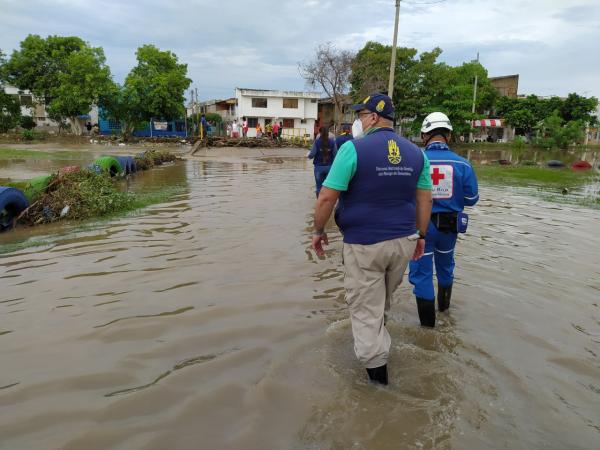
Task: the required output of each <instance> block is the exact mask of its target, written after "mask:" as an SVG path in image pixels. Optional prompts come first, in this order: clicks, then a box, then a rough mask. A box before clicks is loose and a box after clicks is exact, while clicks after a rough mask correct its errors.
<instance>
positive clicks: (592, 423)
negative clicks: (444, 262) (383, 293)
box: [0, 150, 600, 450]
mask: <svg viewBox="0 0 600 450" xmlns="http://www.w3.org/2000/svg"><path fill="white" fill-rule="evenodd" d="M304 153H305V151H292V150H279V151H277V150H265V151H260V150H256V151H250V150H248V151H244V150H237V151H229V150H222V151H214V150H211V151H201V152H199V154H198V156H197V157H195V158H193V159H190V160H188V161H185V162H183V163H179V164H176V165H172V166H164V167H161V168H157V169H155V170H153V171H151V172H148V173H145V174H139V175H137V176H136V177H137V178H135V179H133V180H132V183H133V184H136V183H138V184H140V185H142V186H143V184H144V183H148V184H152V185H154V186H157V185H158V186H160V185H161V183H162V184H172V183H178V184H179V185H181V186H183V189H182V191H181V193H180V194H177V195H176V196H175V197H174V198H172V200H171V201H170V202H168V203H164V204H160V205H155V206H153V207H150V208H147V209H145V210H143V211H141V212H139V213H136V214H133V215H130V216H127V217H123V218H118V219H112V220H109V221H104V222H98V223H94V224H88V225H85V226H83V227H76V228H73V227H72V226H71V227H63V226H61V227H58V228H57V227H52V228H41V229H40V230H36V231H35V234H34V235H33V236H31V235H30V234H31V232H20V233H21V234H19V232H18V231H17V232H16V233H15V234H11V235H10V236H9V235H8V234H5V235H3V236H2V238H1V239H2V240H1V241H0V245H8V244H9V243H10V242H11V240H15V239H25V238H28V239H35V240H39V241H40V242H44V243H45V244H44V245H43V246H40V247H31V248H25V249H22V250H17V251H13V252H9V253H4V254H0V364H1V367H2V370H1V371H0V449H2V450H4V449H6V450H9V449H10V450H13V449H29V448H48V449H58V448H60V449H81V448H85V449H106V448H114V449H157V450H158V449H160V450H162V449H166V448H169V449H190V448H202V449H284V448H292V449H356V450H358V449H372V450H375V449H377V450H383V449H399V448H407V449H412V448H414V449H429V448H445V449H450V448H456V449H464V448H473V449H475V448H477V449H495V448H512V449H532V448H548V449H564V448H569V449H591V448H596V447H597V445H598V442H599V440H600V407H599V405H600V307H599V304H600V257H599V256H598V249H599V248H600V235H599V234H598V231H597V230H598V223H599V221H600V211H597V210H588V209H582V208H578V207H574V206H563V205H555V204H551V203H546V202H543V201H540V200H537V199H535V198H532V197H526V196H519V195H516V194H514V193H512V192H508V191H504V190H502V189H491V188H486V187H485V186H484V187H483V189H482V200H481V202H480V203H479V205H478V206H477V207H476V208H475V209H474V210H473V211H472V216H471V224H470V230H469V233H468V234H467V235H466V236H465V237H464V238H462V239H461V241H460V243H459V245H458V251H457V259H458V267H457V281H456V286H455V289H454V292H453V302H452V308H451V311H450V313H449V314H442V315H439V316H438V317H439V322H440V325H439V327H438V328H436V329H435V330H429V329H421V328H420V327H419V326H418V317H417V311H416V305H415V303H414V298H413V297H412V295H411V292H410V288H409V286H408V283H407V282H406V284H404V285H403V286H401V288H400V289H399V290H398V291H397V293H396V296H395V305H394V306H393V307H392V314H391V318H390V321H389V323H388V327H389V330H390V334H391V336H392V353H391V361H390V370H391V371H390V382H391V385H390V386H389V387H388V388H381V387H374V386H371V385H369V384H368V383H367V382H366V375H365V373H364V370H363V369H362V368H361V367H360V366H359V364H358V363H357V362H356V360H355V357H354V354H353V350H352V336H351V330H350V324H349V322H348V319H347V311H346V307H345V304H344V294H343V287H342V286H343V284H342V279H343V271H342V266H341V260H340V254H341V239H340V235H339V233H338V232H337V229H336V228H335V226H334V225H333V224H332V225H331V230H330V241H331V245H330V246H329V250H328V252H327V257H326V258H325V259H323V260H319V259H317V258H316V257H315V256H314V254H312V253H311V252H310V251H309V246H310V236H311V228H310V226H311V223H312V210H313V203H314V198H313V195H314V194H313V182H314V179H313V176H312V165H310V164H309V162H308V161H306V160H305V159H304V158H302V156H303V155H304ZM57 233H58V235H59V236H58V237H56V236H54V237H50V236H48V235H49V234H52V235H56V234H57Z"/></svg>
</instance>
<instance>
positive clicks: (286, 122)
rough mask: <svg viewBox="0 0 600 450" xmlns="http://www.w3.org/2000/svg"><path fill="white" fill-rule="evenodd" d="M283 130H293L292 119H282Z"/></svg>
mask: <svg viewBox="0 0 600 450" xmlns="http://www.w3.org/2000/svg"><path fill="white" fill-rule="evenodd" d="M283 128H294V119H283Z"/></svg>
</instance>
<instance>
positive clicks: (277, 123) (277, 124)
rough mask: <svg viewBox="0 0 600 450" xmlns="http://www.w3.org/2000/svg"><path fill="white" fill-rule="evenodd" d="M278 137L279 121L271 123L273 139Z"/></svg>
mask: <svg viewBox="0 0 600 450" xmlns="http://www.w3.org/2000/svg"><path fill="white" fill-rule="evenodd" d="M278 139H279V122H275V123H274V124H273V140H275V141H276V140H278Z"/></svg>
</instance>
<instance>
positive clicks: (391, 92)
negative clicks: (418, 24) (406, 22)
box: [388, 0, 401, 98]
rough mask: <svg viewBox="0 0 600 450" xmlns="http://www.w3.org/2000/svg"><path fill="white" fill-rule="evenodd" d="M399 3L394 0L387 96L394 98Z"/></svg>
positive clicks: (398, 0) (397, 0)
mask: <svg viewBox="0 0 600 450" xmlns="http://www.w3.org/2000/svg"><path fill="white" fill-rule="evenodd" d="M400 1H401V0H396V21H395V23H394V43H393V44H392V61H391V64H390V81H389V84H388V96H389V97H390V98H394V72H395V71H396V44H397V43H398V22H399V20H400Z"/></svg>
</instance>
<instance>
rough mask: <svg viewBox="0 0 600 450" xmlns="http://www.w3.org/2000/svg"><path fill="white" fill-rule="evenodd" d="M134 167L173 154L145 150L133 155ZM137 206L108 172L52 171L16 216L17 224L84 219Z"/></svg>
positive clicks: (168, 159) (147, 166) (169, 158)
mask: <svg viewBox="0 0 600 450" xmlns="http://www.w3.org/2000/svg"><path fill="white" fill-rule="evenodd" d="M134 159H135V161H136V164H137V167H138V170H147V169H150V168H152V167H154V166H156V165H161V164H163V163H165V162H172V161H175V160H176V159H177V157H176V156H174V155H172V154H170V153H168V152H164V151H154V150H151V151H147V152H145V153H144V154H140V155H138V156H136V157H135V158H134ZM139 205H140V202H139V199H137V198H136V196H135V195H133V194H131V193H127V192H121V191H120V190H119V187H118V185H117V184H116V183H114V182H113V180H112V179H111V177H110V175H109V173H108V172H101V173H97V172H96V171H94V170H87V169H84V170H79V171H76V172H69V173H63V174H53V175H52V176H51V177H50V178H49V180H48V182H47V186H46V187H45V189H44V191H43V192H40V193H39V194H37V196H36V197H35V199H34V201H33V202H32V203H31V205H30V206H29V207H28V208H27V209H26V210H25V211H23V212H22V213H21V214H20V216H19V217H18V218H17V223H18V224H21V225H37V224H42V223H50V222H55V221H57V220H60V219H63V218H65V219H70V220H84V219H90V218H94V217H103V216H107V215H112V214H117V213H119V212H125V211H129V210H132V209H135V208H136V207H138V206H139Z"/></svg>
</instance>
